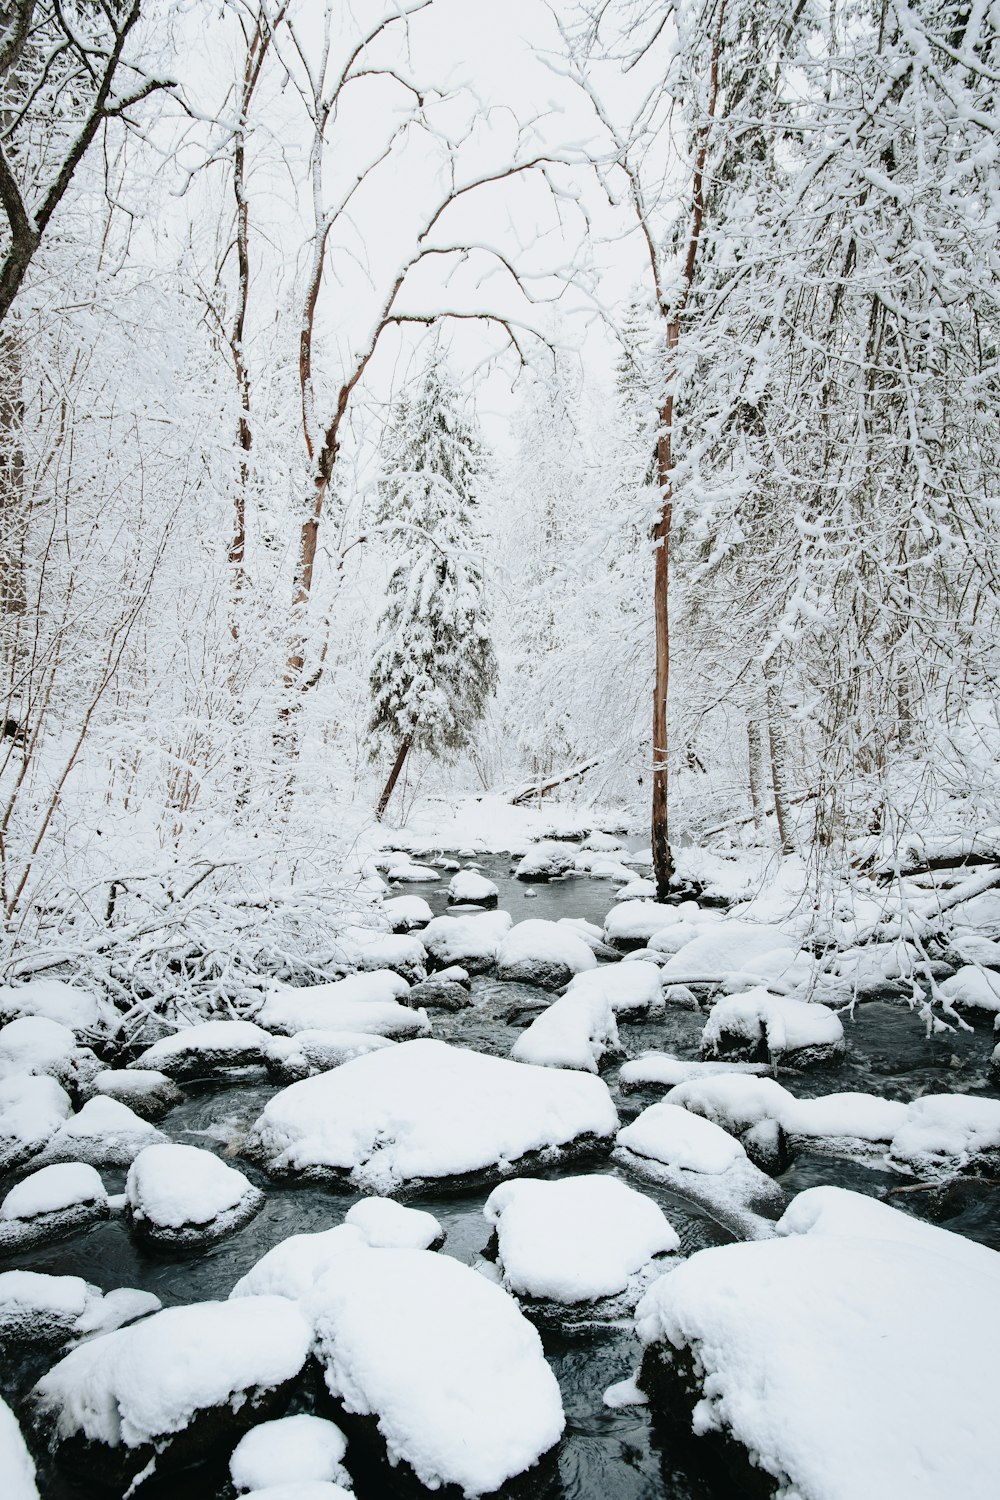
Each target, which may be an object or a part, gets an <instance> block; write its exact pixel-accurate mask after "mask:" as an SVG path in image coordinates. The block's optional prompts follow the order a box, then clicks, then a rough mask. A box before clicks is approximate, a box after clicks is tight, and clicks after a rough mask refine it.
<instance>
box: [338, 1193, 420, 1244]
mask: <svg viewBox="0 0 1000 1500" xmlns="http://www.w3.org/2000/svg"><path fill="white" fill-rule="evenodd" d="M344 1223H345V1224H350V1225H351V1226H352V1228H354V1229H357V1230H359V1231H360V1232H361V1234H362V1235H364V1237H365V1239H366V1240H367V1241H368V1244H369V1245H371V1246H372V1248H373V1249H376V1250H430V1249H431V1248H432V1247H434V1246H437V1245H442V1244H444V1230H443V1229H442V1228H441V1225H440V1224H439V1223H438V1221H437V1219H435V1217H434V1215H433V1214H428V1213H424V1212H423V1211H422V1210H421V1209H419V1208H404V1207H403V1205H402V1204H401V1203H395V1202H394V1201H393V1200H392V1199H391V1198H362V1199H361V1201H360V1203H355V1204H354V1206H353V1207H352V1208H349V1209H348V1210H347V1213H346V1214H345V1215H344Z"/></svg>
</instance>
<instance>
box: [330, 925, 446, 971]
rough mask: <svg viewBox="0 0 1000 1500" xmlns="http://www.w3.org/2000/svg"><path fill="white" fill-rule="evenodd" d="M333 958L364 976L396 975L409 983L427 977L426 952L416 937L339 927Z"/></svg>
mask: <svg viewBox="0 0 1000 1500" xmlns="http://www.w3.org/2000/svg"><path fill="white" fill-rule="evenodd" d="M332 952H333V955H334V957H335V958H336V959H337V960H339V961H340V962H341V963H343V964H345V965H348V966H350V968H352V969H360V970H361V971H362V972H363V973H366V974H369V973H370V974H376V973H385V972H386V971H387V970H388V971H391V972H392V973H394V974H400V975H402V977H403V978H404V979H406V980H408V981H409V982H410V983H411V984H415V983H417V982H418V981H419V980H421V979H425V978H426V977H427V950H426V949H425V948H424V945H423V943H422V942H421V941H420V939H419V938H415V937H407V936H406V935H405V934H402V933H392V932H379V931H377V930H376V929H375V928H372V927H342V928H341V929H340V930H339V931H338V932H337V935H336V937H335V939H334V941H333V943H332Z"/></svg>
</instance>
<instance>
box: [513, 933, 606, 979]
mask: <svg viewBox="0 0 1000 1500" xmlns="http://www.w3.org/2000/svg"><path fill="white" fill-rule="evenodd" d="M496 963H497V975H498V977H499V978H500V979H504V980H507V981H508V982H509V983H512V984H538V985H541V986H542V987H543V988H544V989H549V990H557V989H561V988H562V986H563V985H564V984H566V983H568V981H569V980H571V979H572V978H573V976H574V975H575V974H580V973H582V972H583V971H584V970H586V969H594V968H596V967H597V959H596V958H595V957H594V951H593V949H592V948H591V946H590V944H589V943H587V942H586V941H585V940H584V939H583V938H582V937H580V936H578V935H577V934H576V933H575V932H573V931H571V930H570V929H569V928H567V927H564V926H563V925H562V924H561V923H559V922H546V921H542V920H539V919H535V918H529V919H528V920H527V921H526V922H518V923H517V924H516V925H515V926H514V927H512V928H511V929H510V931H509V932H508V933H507V935H506V937H505V938H504V939H503V941H502V942H501V943H500V946H499V947H498V949H497V959H496Z"/></svg>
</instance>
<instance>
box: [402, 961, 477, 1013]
mask: <svg viewBox="0 0 1000 1500" xmlns="http://www.w3.org/2000/svg"><path fill="white" fill-rule="evenodd" d="M465 972H466V971H465V970H464V969H461V968H459V967H458V966H457V965H453V966H452V967H451V968H450V969H440V970H438V972H437V973H436V974H432V975H431V976H430V978H429V979H424V980H422V981H421V983H420V984H415V985H414V986H413V988H412V989H411V990H410V992H409V994H408V995H406V996H405V997H404V1003H405V1004H406V1005H418V1006H427V1007H428V1008H429V1009H430V1010H465V1008H466V1006H469V1005H471V1004H472V1003H473V1000H472V995H471V993H470V991H469V981H468V976H467V975H466V977H465V978H464V979H458V978H454V977H453V976H455V975H459V974H462V975H465Z"/></svg>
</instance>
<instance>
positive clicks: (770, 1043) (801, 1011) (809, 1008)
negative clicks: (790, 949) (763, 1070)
mask: <svg viewBox="0 0 1000 1500" xmlns="http://www.w3.org/2000/svg"><path fill="white" fill-rule="evenodd" d="M669 967H670V965H669V964H668V965H667V969H669ZM663 972H664V973H666V972H667V970H666V969H664V971H663ZM701 1050H702V1052H703V1054H706V1055H707V1056H709V1057H720V1056H735V1057H737V1058H741V1059H743V1060H744V1061H746V1062H766V1061H769V1060H773V1059H775V1058H780V1059H781V1060H782V1061H783V1062H784V1063H785V1064H786V1065H788V1066H790V1067H808V1066H817V1065H821V1064H824V1063H831V1062H837V1061H839V1060H840V1058H842V1057H843V1055H844V1051H845V1044H844V1028H843V1026H842V1025H841V1023H840V1017H839V1016H837V1015H835V1014H834V1012H833V1011H832V1010H828V1009H827V1008H826V1006H825V1005H819V1004H814V1003H810V1002H809V1001H806V1000H794V999H792V998H790V997H789V996H787V995H772V994H771V993H770V991H769V990H767V989H765V988H763V986H759V985H758V986H756V987H755V988H754V989H751V990H747V991H746V993H745V994H742V995H727V996H726V997H725V998H724V999H722V1000H717V1001H716V1003H715V1004H714V1005H713V1006H712V1009H711V1012H710V1014H709V1017H708V1021H707V1022H706V1024H705V1030H704V1031H703V1032H702V1038H701Z"/></svg>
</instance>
